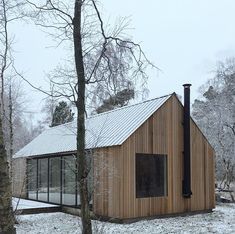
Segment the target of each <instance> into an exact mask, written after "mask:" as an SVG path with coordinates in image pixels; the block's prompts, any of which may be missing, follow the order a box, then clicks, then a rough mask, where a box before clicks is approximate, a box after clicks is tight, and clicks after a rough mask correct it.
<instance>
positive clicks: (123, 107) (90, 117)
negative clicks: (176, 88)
mask: <svg viewBox="0 0 235 234" xmlns="http://www.w3.org/2000/svg"><path fill="white" fill-rule="evenodd" d="M173 94H174V93H170V94H167V95H163V96H160V97H155V98H151V99H149V100H145V101H142V102H138V103H135V104H132V105H127V106H122V107H119V108H116V109H113V110H109V111H105V112H103V113H100V114H95V115H91V116H89V117H88V118H87V119H92V118H95V117H97V116H101V115H107V114H108V113H111V112H115V111H119V110H121V109H125V108H129V107H132V106H137V105H140V104H143V103H145V102H151V101H153V100H156V99H160V98H164V97H168V96H171V95H173Z"/></svg>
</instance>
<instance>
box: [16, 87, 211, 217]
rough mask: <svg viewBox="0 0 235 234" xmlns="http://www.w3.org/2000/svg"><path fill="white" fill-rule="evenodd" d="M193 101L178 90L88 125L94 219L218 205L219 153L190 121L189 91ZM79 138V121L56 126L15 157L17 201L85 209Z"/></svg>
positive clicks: (94, 118) (99, 117)
mask: <svg viewBox="0 0 235 234" xmlns="http://www.w3.org/2000/svg"><path fill="white" fill-rule="evenodd" d="M185 102H186V103H185V105H184V106H185V108H184V107H183V105H182V103H181V102H180V101H179V99H178V97H177V95H176V94H175V93H173V94H171V95H167V96H164V97H160V98H156V99H152V100H149V101H145V102H142V103H139V104H135V105H131V106H125V107H122V108H119V109H115V110H112V111H109V112H105V113H102V114H98V115H94V116H91V117H90V118H88V119H87V120H86V129H87V130H86V149H87V151H89V152H92V156H93V157H92V158H93V174H92V178H93V185H92V188H93V189H92V190H93V191H94V192H93V193H92V194H93V196H92V204H93V212H94V214H96V215H98V216H102V217H109V218H116V219H122V220H123V219H130V218H140V217H148V216H162V215H172V214H179V213H188V212H205V211H211V210H212V209H213V208H214V207H215V189H214V184H215V183H214V162H215V153H214V150H213V148H212V147H211V145H210V144H209V142H208V140H207V139H206V138H205V136H204V135H203V134H202V132H201V131H200V129H199V128H198V126H197V125H196V124H195V122H194V121H193V120H192V119H191V118H190V116H189V113H190V110H189V86H185ZM185 109H186V110H185ZM187 121H188V125H187V123H186V122H187ZM75 133H76V124H75V123H68V124H65V125H60V126H57V127H53V128H50V129H48V130H45V131H44V132H43V133H42V134H41V135H39V136H38V137H37V138H35V139H34V140H33V141H32V142H30V143H29V144H28V145H26V146H25V147H24V148H23V149H21V150H20V151H19V152H18V153H16V154H15V156H14V158H15V159H14V194H15V195H16V196H19V195H20V194H21V196H22V195H23V196H24V197H26V198H29V199H33V200H40V201H45V202H49V203H55V204H61V205H69V206H73V207H78V206H79V204H80V203H79V202H80V201H79V195H78V188H77V183H76V176H75V175H73V174H72V173H71V172H69V169H68V168H70V169H71V168H72V167H73V168H74V167H75V163H74V161H73V159H74V155H75V154H76V134H75ZM65 158H66V160H67V159H68V161H67V163H65V162H66V160H63V159H65ZM68 165H69V166H68ZM45 175H47V176H45ZM24 181H26V182H24ZM22 188H23V189H22Z"/></svg>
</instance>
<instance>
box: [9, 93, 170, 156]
mask: <svg viewBox="0 0 235 234" xmlns="http://www.w3.org/2000/svg"><path fill="white" fill-rule="evenodd" d="M170 97H171V95H167V96H163V97H159V98H155V99H152V100H148V101H144V102H142V103H138V104H134V105H130V106H125V107H122V108H118V109H115V110H112V111H108V112H105V113H101V114H97V115H93V116H91V117H89V118H87V119H86V122H85V125H86V148H87V149H91V148H100V147H107V146H115V145H121V144H122V143H123V142H124V141H125V140H126V139H127V138H128V137H129V136H130V135H131V134H132V133H134V132H135V130H137V129H138V128H139V127H140V126H141V125H142V124H143V123H144V122H145V121H146V120H147V119H148V118H149V117H150V116H151V115H152V114H153V113H154V112H155V111H156V110H158V109H159V108H160V107H161V106H162V105H163V104H164V103H165V102H166V101H167V100H168V99H169V98H170ZM76 128H77V127H76V121H74V122H71V123H67V124H63V125H59V126H56V127H52V128H49V129H47V130H45V131H43V132H42V133H41V134H40V135H39V136H38V137H36V138H35V139H34V140H32V141H31V142H30V143H29V144H27V145H26V146H25V147H23V148H22V149H21V150H20V151H18V152H17V153H16V154H15V155H14V158H18V157H29V156H39V155H48V154H56V153H66V152H72V151H76Z"/></svg>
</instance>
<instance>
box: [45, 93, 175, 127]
mask: <svg viewBox="0 0 235 234" xmlns="http://www.w3.org/2000/svg"><path fill="white" fill-rule="evenodd" d="M173 94H174V93H170V94H167V95H163V96H160V97H155V98H151V99H148V100H145V101H142V102H138V103H135V104H132V105H127V106H122V107H119V108H116V109H113V110H109V111H105V112H103V113H99V114H95V115H91V116H89V117H87V118H86V120H88V119H92V118H96V117H98V116H102V115H107V114H109V113H112V112H115V111H119V110H122V109H126V108H130V107H132V106H137V105H141V104H143V103H146V102H151V101H153V100H157V99H160V98H164V97H168V96H171V95H173ZM75 121H76V120H73V121H71V122H68V123H64V124H60V125H57V126H54V127H49V128H48V129H45V130H51V129H56V128H59V127H62V126H67V125H69V124H72V123H74V122H75Z"/></svg>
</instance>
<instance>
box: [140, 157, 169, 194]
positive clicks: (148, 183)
mask: <svg viewBox="0 0 235 234" xmlns="http://www.w3.org/2000/svg"><path fill="white" fill-rule="evenodd" d="M161 196H167V155H163V154H136V197H137V198H141V197H142V198H143V197H161Z"/></svg>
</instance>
